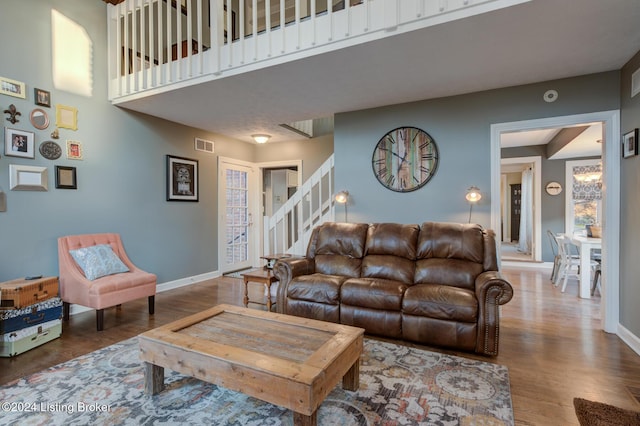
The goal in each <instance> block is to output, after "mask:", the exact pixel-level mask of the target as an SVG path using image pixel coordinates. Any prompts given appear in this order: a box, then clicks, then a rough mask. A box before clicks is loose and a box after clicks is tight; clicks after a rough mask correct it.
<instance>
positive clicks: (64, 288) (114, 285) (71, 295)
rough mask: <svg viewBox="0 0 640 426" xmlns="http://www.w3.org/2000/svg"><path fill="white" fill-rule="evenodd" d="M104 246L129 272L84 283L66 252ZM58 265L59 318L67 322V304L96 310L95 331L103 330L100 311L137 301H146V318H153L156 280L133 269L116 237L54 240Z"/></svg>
mask: <svg viewBox="0 0 640 426" xmlns="http://www.w3.org/2000/svg"><path fill="white" fill-rule="evenodd" d="M98 244H108V245H110V246H111V248H112V249H113V251H114V252H115V254H116V255H117V256H118V257H119V258H120V260H121V261H122V262H123V263H124V264H125V265H126V266H127V267H128V268H129V272H121V273H117V274H114V275H107V276H104V277H101V278H97V279H95V280H93V281H90V280H88V279H87V278H86V277H85V275H84V273H83V271H82V269H81V268H80V267H79V266H78V264H77V263H76V261H75V260H74V258H73V257H72V256H71V254H70V253H69V250H75V249H79V248H84V247H90V246H95V245H98ZM58 264H59V267H60V297H61V298H62V301H63V316H64V319H65V320H68V319H69V307H70V304H71V303H76V304H78V305H82V306H86V307H89V308H93V309H95V310H96V324H97V328H98V331H102V329H103V328H104V309H105V308H109V307H112V306H117V305H120V304H122V303H124V302H128V301H130V300H135V299H139V298H141V297H148V298H149V315H153V313H154V307H155V294H156V276H155V275H154V274H150V273H148V272H145V271H143V270H141V269H139V268H137V267H136V266H135V265H134V264H133V263H132V262H131V260H129V257H128V256H127V254H126V252H125V251H124V247H123V246H122V241H121V240H120V235H118V234H86V235H72V236H66V237H60V238H58Z"/></svg>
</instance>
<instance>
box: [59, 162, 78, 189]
mask: <svg viewBox="0 0 640 426" xmlns="http://www.w3.org/2000/svg"><path fill="white" fill-rule="evenodd" d="M56 188H58V189H78V180H77V175H76V168H75V167H67V166H56Z"/></svg>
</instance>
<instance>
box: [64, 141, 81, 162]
mask: <svg viewBox="0 0 640 426" xmlns="http://www.w3.org/2000/svg"><path fill="white" fill-rule="evenodd" d="M67 158H68V159H69V160H82V143H81V142H78V141H67Z"/></svg>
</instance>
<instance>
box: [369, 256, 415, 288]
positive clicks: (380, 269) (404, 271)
mask: <svg viewBox="0 0 640 426" xmlns="http://www.w3.org/2000/svg"><path fill="white" fill-rule="evenodd" d="M415 270H416V262H415V261H414V260H409V259H405V258H403V257H398V256H384V255H372V256H365V258H364V259H363V260H362V273H361V275H362V277H366V278H382V279H388V280H393V281H400V282H403V283H405V284H413V280H414V275H415Z"/></svg>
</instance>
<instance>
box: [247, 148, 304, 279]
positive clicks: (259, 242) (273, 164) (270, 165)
mask: <svg viewBox="0 0 640 426" xmlns="http://www.w3.org/2000/svg"><path fill="white" fill-rule="evenodd" d="M255 165H256V167H257V168H258V171H259V173H258V192H259V193H262V188H263V187H264V169H279V168H287V167H296V168H297V170H298V189H300V186H301V185H302V176H303V175H302V160H284V161H267V162H262V163H255ZM265 201H266V200H265V197H260V200H258V204H259V205H260V212H261V215H260V216H259V217H260V224H259V225H258V231H257V232H256V233H257V234H258V235H256V236H255V237H256V247H257V251H258V256H257V257H256V258H259V257H260V256H264V255H265V254H266V253H264V250H265V247H264V245H265V244H264V230H265V218H264V212H265V206H264V203H265ZM254 222H255V221H254ZM254 266H256V267H257V266H261V265H254Z"/></svg>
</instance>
